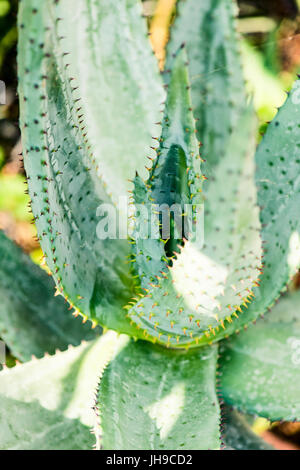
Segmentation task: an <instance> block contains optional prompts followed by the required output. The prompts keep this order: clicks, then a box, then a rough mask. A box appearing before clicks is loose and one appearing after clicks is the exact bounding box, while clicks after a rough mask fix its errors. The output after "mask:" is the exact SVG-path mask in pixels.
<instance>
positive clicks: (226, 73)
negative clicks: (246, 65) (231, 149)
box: [166, 0, 246, 177]
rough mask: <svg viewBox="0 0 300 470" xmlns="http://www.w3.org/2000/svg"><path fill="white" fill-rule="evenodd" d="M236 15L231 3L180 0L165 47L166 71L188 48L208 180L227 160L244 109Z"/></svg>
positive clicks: (244, 101)
mask: <svg viewBox="0 0 300 470" xmlns="http://www.w3.org/2000/svg"><path fill="white" fill-rule="evenodd" d="M235 13H236V6H235V2H234V1H232V0H206V1H205V2H199V0H179V1H178V14H177V18H176V20H175V24H174V26H173V27H172V29H171V39H170V42H169V44H168V47H167V51H168V58H167V63H166V69H168V68H169V66H170V63H171V60H172V54H173V53H174V52H175V51H176V50H177V48H178V47H179V46H180V44H182V43H185V44H186V47H187V52H188V58H189V72H190V77H191V85H192V90H191V91H192V102H193V108H194V115H195V117H196V118H197V119H198V121H197V130H198V139H199V141H200V142H201V143H202V144H203V147H202V156H203V158H204V159H205V160H206V163H205V164H204V166H203V171H204V174H205V175H206V176H208V177H210V176H211V175H213V168H214V166H215V165H216V164H217V163H218V162H219V161H220V160H221V159H222V158H223V157H224V156H225V152H226V149H227V148H228V145H229V142H230V139H231V135H232V133H233V132H234V131H236V130H237V129H238V128H239V127H240V123H239V120H240V118H241V117H242V116H243V113H244V111H245V109H246V95H245V87H244V79H243V73H242V67H241V63H240V54H239V43H238V38H237V34H236V31H235V18H234V17H235Z"/></svg>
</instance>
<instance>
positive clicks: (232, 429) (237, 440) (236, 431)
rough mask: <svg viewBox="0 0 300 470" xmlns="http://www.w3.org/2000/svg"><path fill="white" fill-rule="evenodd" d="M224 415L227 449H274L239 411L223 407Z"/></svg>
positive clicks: (224, 434) (224, 436)
mask: <svg viewBox="0 0 300 470" xmlns="http://www.w3.org/2000/svg"><path fill="white" fill-rule="evenodd" d="M222 416H223V435H222V437H223V440H224V443H225V450H274V449H273V447H272V446H270V445H269V444H267V443H266V442H265V441H264V440H263V439H261V438H260V437H259V436H258V435H257V434H255V433H254V432H253V431H252V429H251V428H250V426H249V424H248V423H247V420H246V418H245V417H244V416H243V415H241V414H240V413H238V412H237V411H235V410H230V409H229V408H227V407H223V408H222Z"/></svg>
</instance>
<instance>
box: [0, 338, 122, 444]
mask: <svg viewBox="0 0 300 470" xmlns="http://www.w3.org/2000/svg"><path fill="white" fill-rule="evenodd" d="M122 342H124V339H123V338H119V339H118V338H117V335H116V334H115V333H112V332H110V333H108V334H106V335H104V336H102V337H101V338H99V339H97V340H96V341H94V342H90V343H85V344H82V345H81V346H78V347H77V348H70V349H69V350H68V351H65V352H63V353H57V354H56V355H55V356H51V357H49V356H48V357H44V358H43V359H39V360H35V361H32V362H28V363H26V364H22V365H19V366H16V367H14V368H13V369H5V370H4V371H2V372H1V373H0V390H1V392H0V447H1V449H2V450H18V449H22V450H77V449H82V450H88V449H91V448H92V446H93V445H94V444H95V437H93V436H92V435H91V434H90V428H91V427H92V426H94V425H95V416H94V412H93V410H92V406H93V401H94V397H93V393H94V390H95V388H96V385H97V380H98V377H99V374H101V372H102V370H103V368H104V367H105V365H106V362H107V361H108V360H109V359H110V357H111V356H112V355H113V353H114V350H115V348H117V347H118V344H119V343H122Z"/></svg>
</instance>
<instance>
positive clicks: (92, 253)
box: [18, 0, 151, 330]
mask: <svg viewBox="0 0 300 470" xmlns="http://www.w3.org/2000/svg"><path fill="white" fill-rule="evenodd" d="M77 3H78V8H79V6H81V7H82V6H83V5H85V7H86V8H88V6H89V7H90V8H92V6H93V8H96V10H97V11H98V8H99V7H100V5H99V3H97V4H96V3H95V2H92V1H89V2H83V1H81V0H80V1H79V2H76V6H74V5H73V4H72V5H73V6H72V7H71V6H70V2H68V1H67V0H62V1H61V2H52V1H51V2H50V0H49V1H45V2H40V1H39V0H26V1H24V2H22V3H21V4H20V11H19V31H20V35H19V51H18V63H19V77H20V86H19V94H20V103H21V128H22V138H23V148H24V152H23V153H24V164H25V168H26V172H27V176H28V182H29V192H30V196H31V199H32V210H33V214H34V216H35V221H36V225H37V229H38V234H39V238H40V241H41V245H42V248H43V251H44V253H45V256H46V262H47V264H48V266H49V268H50V270H51V272H52V274H53V276H54V278H55V280H56V283H57V286H58V290H59V292H61V293H62V294H63V295H64V296H65V297H66V298H67V300H68V301H69V303H70V304H71V305H74V306H75V307H76V308H77V310H78V311H79V312H80V313H82V314H83V315H86V316H88V317H89V318H91V319H92V320H94V321H97V322H100V323H102V324H105V320H106V316H108V315H112V312H116V315H115V317H114V319H115V322H116V324H118V321H119V320H120V321H121V323H122V322H123V323H125V317H124V315H123V314H122V315H121V309H122V306H123V305H124V304H125V303H126V302H127V300H128V299H129V298H130V296H131V295H132V294H131V284H132V281H131V276H130V274H129V269H128V265H127V264H126V259H125V257H126V254H127V252H128V244H127V241H126V240H120V239H112V238H111V237H109V238H106V239H104V237H103V236H101V234H100V235H99V231H98V220H97V217H98V216H100V215H101V214H99V213H98V211H99V207H100V206H101V208H102V209H103V204H105V209H107V207H109V208H113V206H112V200H111V198H110V197H109V196H108V194H107V190H106V183H105V182H104V181H103V179H101V178H99V175H98V163H97V161H96V157H94V156H93V155H92V151H91V144H90V143H89V141H88V131H86V130H85V125H84V123H83V117H82V112H83V111H82V109H81V101H80V92H81V90H77V86H76V83H77V82H76V78H77V77H73V76H72V75H71V73H70V71H69V67H68V59H67V57H69V56H68V55H67V53H66V49H65V48H64V46H63V40H62V37H61V36H62V32H61V30H60V23H61V18H62V17H63V16H64V18H65V23H64V25H65V26H64V27H65V32H66V33H68V34H71V33H72V36H71V38H70V40H71V41H72V39H74V43H75V44H77V40H78V41H79V44H80V46H78V47H76V49H75V51H76V54H78V58H79V57H80V58H81V59H82V53H83V52H84V51H85V50H88V51H89V50H90V49H89V48H87V49H85V47H84V48H83V46H85V45H86V42H87V41H88V42H89V41H90V37H89V34H88V32H87V31H85V29H83V30H81V29H80V34H79V32H78V28H81V26H79V25H78V28H77V27H76V28H75V27H74V25H73V23H72V25H73V26H72V28H71V25H70V24H69V23H68V21H71V18H74V16H73V15H70V14H69V12H70V11H71V10H72V11H73V9H74V8H75V9H76V8H77ZM100 3H101V5H102V3H103V2H100ZM119 3H121V2H119ZM133 3H135V2H133V0H132V1H129V4H131V5H132V4H133ZM113 11H115V12H116V15H117V12H119V9H116V10H114V9H113ZM130 11H131V10H130ZM63 13H64V15H63ZM73 13H74V11H73ZM123 13H124V15H125V16H124V18H123V17H122V18H123V19H125V18H126V14H125V13H126V9H125V10H124V11H123ZM131 14H132V11H131ZM92 16H93V18H96V17H97V14H96V12H94V14H93V15H92ZM85 18H86V15H83V17H81V19H80V22H79V23H80V24H81V21H82V22H83V23H84V22H85ZM103 20H104V23H105V18H103ZM136 21H137V22H139V21H142V20H141V18H139V17H138V16H137V19H136ZM116 24H118V22H117V19H116V21H115V23H114V25H115V27H117V26H116ZM94 26H95V27H96V26H97V28H96V30H98V26H99V25H98V23H97V25H94ZM94 26H93V24H92V25H90V28H89V32H90V34H92V33H91V30H94ZM103 26H104V25H103ZM84 31H85V32H86V34H84ZM138 31H139V34H138V36H137V37H135V36H134V39H131V41H134V42H135V43H136V44H139V35H140V34H141V31H140V29H139V30H138ZM115 33H116V35H117V34H118V33H117V31H116V32H115ZM142 39H144V36H143V37H142ZM111 41H112V44H115V42H114V41H113V39H111ZM109 42H110V41H109ZM96 43H97V41H96V42H95V44H96ZM100 44H102V40H101V43H100ZM106 44H108V42H107V43H106ZM99 47H100V45H99ZM103 47H104V46H103ZM92 49H93V51H94V48H92ZM94 52H95V51H94ZM95 54H96V52H95ZM97 54H100V52H99V50H98V52H97ZM97 54H96V56H97ZM112 56H114V52H113V51H112ZM81 59H80V61H81ZM90 60H91V59H89V60H88V61H87V59H85V61H84V63H85V65H86V66H83V63H81V65H82V66H81V69H80V70H81V73H83V74H84V77H81V76H80V77H79V78H78V79H79V84H80V85H81V84H82V82H83V81H85V85H87V84H88V81H87V77H86V75H85V73H86V72H87V69H89V67H91V70H92V69H93V67H95V64H94V63H91V64H90V63H89V62H90ZM118 60H119V59H118ZM86 61H87V62H86ZM143 67H144V66H143ZM105 70H106V72H107V69H105ZM101 71H102V72H103V71H104V69H103V68H100V69H99V70H98V69H97V74H99V76H100V75H101ZM78 73H79V72H78ZM94 73H96V71H94ZM103 73H104V72H103ZM88 87H89V89H91V88H92V84H91V83H89V84H88ZM150 88H151V87H150ZM96 89H97V87H96V88H94V90H96ZM112 93H113V94H115V89H113V91H111V94H112ZM82 96H83V95H82ZM110 96H111V95H110ZM130 96H131V95H130ZM127 98H128V99H129V96H127ZM109 101H110V100H109ZM109 101H108V103H107V106H108V108H109V106H110V104H109ZM137 105H139V104H137ZM101 110H102V111H103V106H99V107H98V111H99V112H101ZM114 112H115V114H116V115H118V112H117V111H116V109H114ZM147 119H148V118H147ZM101 120H102V121H103V122H107V121H106V117H105V118H102V117H101ZM97 122H98V121H97ZM125 124H126V120H125ZM100 127H101V126H100ZM125 127H126V126H125V125H124V126H123V127H122V130H124V132H125V133H126V130H125ZM119 130H120V129H119ZM116 133H117V129H116V128H115V134H116ZM121 140H122V139H120V140H119V139H117V138H115V141H116V142H120V141H121ZM125 142H126V141H125V140H123V142H122V146H123V147H122V149H123V154H124V152H125V151H126V145H124V143H125ZM102 145H105V148H106V154H105V158H109V159H111V158H112V156H111V154H110V147H109V142H108V141H107V142H105V144H103V141H102ZM127 158H128V160H129V159H130V158H132V155H131V154H130V153H129V155H128V156H127ZM116 186H118V184H116ZM101 208H100V212H101V210H102V209H101ZM113 209H114V208H113ZM110 213H111V212H110ZM114 214H116V218H118V214H117V211H115V212H114ZM102 215H103V214H102ZM118 314H119V318H117V316H118ZM126 326H127V328H129V326H128V325H127V324H126ZM126 326H124V329H126ZM129 330H130V329H129Z"/></svg>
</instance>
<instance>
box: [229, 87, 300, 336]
mask: <svg viewBox="0 0 300 470" xmlns="http://www.w3.org/2000/svg"><path fill="white" fill-rule="evenodd" d="M299 87H300V81H297V82H296V83H295V84H294V87H293V89H292V91H291V93H290V95H289V97H288V99H287V100H286V102H285V104H284V105H283V106H282V107H281V108H280V109H279V111H278V114H277V115H276V117H275V118H274V120H273V121H272V122H271V124H270V125H269V126H268V129H267V132H266V134H265V136H264V138H263V140H262V142H261V143H260V145H259V147H258V150H257V154H256V167H257V169H256V183H257V188H258V204H259V206H260V209H261V210H260V219H261V224H262V229H261V237H262V243H263V247H264V257H263V273H262V276H261V280H260V285H259V286H257V287H255V288H254V289H253V292H254V294H255V298H254V300H253V302H252V303H251V304H250V305H249V308H248V310H247V311H245V312H244V315H243V316H242V318H241V320H240V321H237V322H234V324H233V325H231V326H229V327H228V328H227V333H228V334H231V333H233V332H234V331H236V330H239V329H240V327H241V326H243V325H245V324H247V323H248V322H250V321H252V320H253V319H254V318H255V317H258V316H259V315H260V314H264V313H265V312H266V310H267V309H270V308H271V307H272V306H273V305H274V303H275V301H276V300H277V299H278V298H279V296H280V294H281V292H283V291H285V290H286V286H287V284H288V282H289V280H290V279H292V277H293V275H294V274H295V273H296V272H297V270H298V269H299V266H300V248H299V247H300V235H299V233H300V226H299V221H300V218H299V213H300V211H299V207H300V179H299V176H298V175H299V168H300V158H299V147H300V119H299V110H300V108H299V104H300V100H299Z"/></svg>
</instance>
